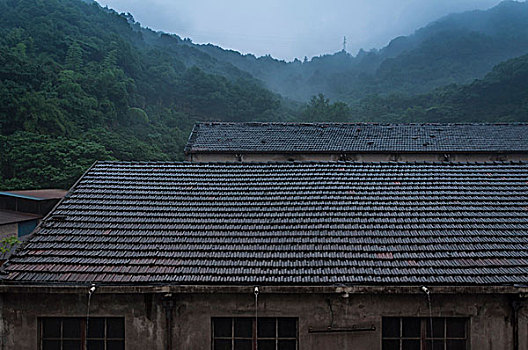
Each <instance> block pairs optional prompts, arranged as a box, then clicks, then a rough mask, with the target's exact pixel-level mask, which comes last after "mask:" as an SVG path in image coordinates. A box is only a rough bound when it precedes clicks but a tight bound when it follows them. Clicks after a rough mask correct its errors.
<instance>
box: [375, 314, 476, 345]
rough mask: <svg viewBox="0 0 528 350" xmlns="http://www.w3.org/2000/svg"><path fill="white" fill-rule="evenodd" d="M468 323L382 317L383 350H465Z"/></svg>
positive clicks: (461, 319)
mask: <svg viewBox="0 0 528 350" xmlns="http://www.w3.org/2000/svg"><path fill="white" fill-rule="evenodd" d="M431 321H432V331H433V332H432V334H431ZM467 323H468V322H467V318H457V317H433V318H432V320H431V318H428V317H427V318H418V317H383V320H382V342H383V350H466V349H467V348H468V336H467V335H468V331H467Z"/></svg>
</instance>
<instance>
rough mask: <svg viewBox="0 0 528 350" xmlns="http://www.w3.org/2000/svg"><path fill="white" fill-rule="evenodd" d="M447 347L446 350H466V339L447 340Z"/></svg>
mask: <svg viewBox="0 0 528 350" xmlns="http://www.w3.org/2000/svg"><path fill="white" fill-rule="evenodd" d="M447 349H448V350H466V341H465V340H448V341H447Z"/></svg>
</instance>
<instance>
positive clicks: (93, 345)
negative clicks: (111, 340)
mask: <svg viewBox="0 0 528 350" xmlns="http://www.w3.org/2000/svg"><path fill="white" fill-rule="evenodd" d="M87 345H88V350H105V348H104V340H88V344H87Z"/></svg>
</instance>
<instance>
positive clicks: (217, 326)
mask: <svg viewBox="0 0 528 350" xmlns="http://www.w3.org/2000/svg"><path fill="white" fill-rule="evenodd" d="M231 322H232V319H231V318H227V317H222V318H215V319H214V320H213V327H214V336H215V337H231V336H232V334H231V332H232V329H231Z"/></svg>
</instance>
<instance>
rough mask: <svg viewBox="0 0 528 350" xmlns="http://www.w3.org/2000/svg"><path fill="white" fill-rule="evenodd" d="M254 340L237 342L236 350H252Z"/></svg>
mask: <svg viewBox="0 0 528 350" xmlns="http://www.w3.org/2000/svg"><path fill="white" fill-rule="evenodd" d="M251 343H252V340H235V350H252V349H253V346H252V344H251Z"/></svg>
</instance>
